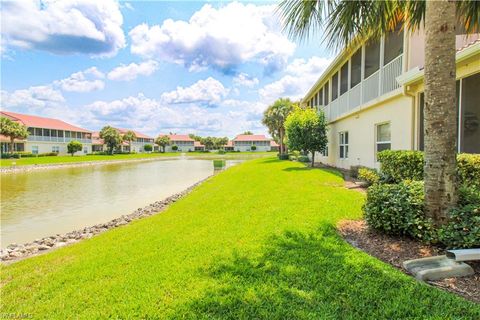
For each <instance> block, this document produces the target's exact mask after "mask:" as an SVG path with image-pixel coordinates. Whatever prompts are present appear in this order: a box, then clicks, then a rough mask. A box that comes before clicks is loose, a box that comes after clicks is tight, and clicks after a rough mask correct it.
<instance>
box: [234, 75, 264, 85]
mask: <svg viewBox="0 0 480 320" xmlns="http://www.w3.org/2000/svg"><path fill="white" fill-rule="evenodd" d="M258 83H259V81H258V79H257V78H255V77H251V76H249V75H248V74H246V73H243V72H242V73H240V74H238V75H237V76H236V77H235V78H233V84H235V85H237V86H243V87H247V88H253V87H255V86H256V85H258Z"/></svg>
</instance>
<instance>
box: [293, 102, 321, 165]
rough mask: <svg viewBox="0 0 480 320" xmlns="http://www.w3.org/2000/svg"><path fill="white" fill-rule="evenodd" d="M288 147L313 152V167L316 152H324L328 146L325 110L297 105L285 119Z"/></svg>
mask: <svg viewBox="0 0 480 320" xmlns="http://www.w3.org/2000/svg"><path fill="white" fill-rule="evenodd" d="M285 130H286V133H287V143H288V147H289V148H290V149H292V150H300V151H303V152H305V153H308V152H311V153H312V167H313V166H314V164H315V152H323V151H324V150H325V148H326V146H327V143H328V140H327V124H326V121H325V115H324V113H323V112H318V111H316V110H315V109H313V108H306V109H302V108H299V107H296V108H295V109H294V111H293V112H291V113H290V115H289V116H288V117H287V120H286V121H285Z"/></svg>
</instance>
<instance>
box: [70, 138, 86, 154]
mask: <svg viewBox="0 0 480 320" xmlns="http://www.w3.org/2000/svg"><path fill="white" fill-rule="evenodd" d="M82 148H83V146H82V144H81V143H80V141H77V140H72V141H70V142H69V143H68V144H67V151H68V153H70V154H71V155H72V157H73V155H74V154H75V152H77V151H81V150H82Z"/></svg>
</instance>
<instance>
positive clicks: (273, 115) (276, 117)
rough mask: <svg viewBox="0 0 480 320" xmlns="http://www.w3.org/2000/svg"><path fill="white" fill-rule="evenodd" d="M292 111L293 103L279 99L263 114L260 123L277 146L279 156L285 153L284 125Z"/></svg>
mask: <svg viewBox="0 0 480 320" xmlns="http://www.w3.org/2000/svg"><path fill="white" fill-rule="evenodd" d="M292 110H293V102H292V101H290V99H288V98H287V99H283V98H280V99H278V100H277V101H275V102H274V103H273V105H271V106H269V107H268V108H267V110H265V112H264V113H263V119H262V123H263V124H264V125H266V126H267V128H268V131H269V132H270V134H271V135H272V137H273V139H275V141H276V142H277V143H278V144H279V146H280V148H279V149H280V154H284V153H286V148H285V141H284V140H285V125H284V124H285V120H286V119H287V117H288V115H289V114H290V112H292Z"/></svg>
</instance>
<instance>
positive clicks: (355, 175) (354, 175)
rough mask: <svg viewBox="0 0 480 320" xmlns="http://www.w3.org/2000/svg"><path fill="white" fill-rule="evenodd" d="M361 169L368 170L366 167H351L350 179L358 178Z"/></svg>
mask: <svg viewBox="0 0 480 320" xmlns="http://www.w3.org/2000/svg"><path fill="white" fill-rule="evenodd" d="M361 168H366V167H364V166H351V167H350V170H349V171H350V177H352V178H355V179H356V178H358V171H359V170H360V169H361Z"/></svg>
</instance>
